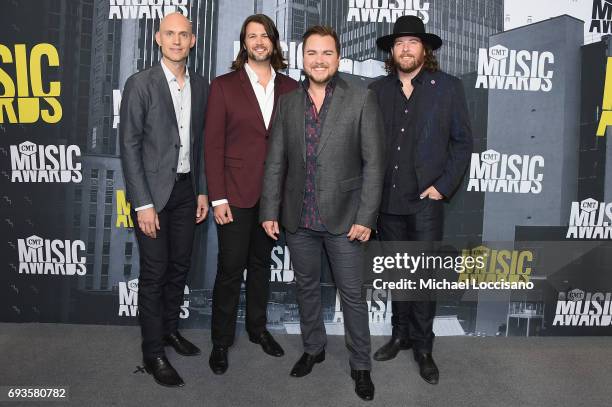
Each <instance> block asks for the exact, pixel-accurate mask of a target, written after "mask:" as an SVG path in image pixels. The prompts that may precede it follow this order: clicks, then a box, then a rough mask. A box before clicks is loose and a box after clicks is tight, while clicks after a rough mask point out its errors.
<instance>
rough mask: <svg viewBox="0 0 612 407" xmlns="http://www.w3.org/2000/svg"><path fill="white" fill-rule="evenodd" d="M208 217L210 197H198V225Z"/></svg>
mask: <svg viewBox="0 0 612 407" xmlns="http://www.w3.org/2000/svg"><path fill="white" fill-rule="evenodd" d="M206 216H208V195H198V209H197V210H196V223H201V222H202V221H203V220H204V219H206Z"/></svg>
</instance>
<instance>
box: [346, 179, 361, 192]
mask: <svg viewBox="0 0 612 407" xmlns="http://www.w3.org/2000/svg"><path fill="white" fill-rule="evenodd" d="M362 183H363V177H362V176H359V177H354V178H349V179H345V180H344V181H340V192H348V191H352V190H354V189H359V188H361V184H362Z"/></svg>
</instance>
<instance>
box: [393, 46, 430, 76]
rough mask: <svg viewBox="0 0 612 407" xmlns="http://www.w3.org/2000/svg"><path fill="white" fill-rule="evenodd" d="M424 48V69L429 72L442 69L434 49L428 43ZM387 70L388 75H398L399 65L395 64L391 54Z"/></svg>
mask: <svg viewBox="0 0 612 407" xmlns="http://www.w3.org/2000/svg"><path fill="white" fill-rule="evenodd" d="M423 47H425V61H424V62H423V69H425V70H426V71H429V72H436V71H438V70H439V69H440V67H439V66H438V60H437V59H436V55H435V54H434V52H433V49H432V48H431V46H430V45H429V44H426V43H423ZM385 70H386V71H387V73H388V74H393V73H397V64H396V63H395V59H393V55H392V54H391V53H389V58H387V59H386V60H385Z"/></svg>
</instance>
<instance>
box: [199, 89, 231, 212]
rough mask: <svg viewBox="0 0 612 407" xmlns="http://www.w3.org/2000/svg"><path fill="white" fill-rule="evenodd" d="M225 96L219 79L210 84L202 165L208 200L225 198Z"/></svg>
mask: <svg viewBox="0 0 612 407" xmlns="http://www.w3.org/2000/svg"><path fill="white" fill-rule="evenodd" d="M225 125H226V106H225V96H224V95H223V89H222V87H221V85H220V84H219V81H216V80H215V81H213V82H212V83H211V85H210V93H209V96H208V104H207V108H206V126H205V130H204V134H205V135H206V136H205V137H204V167H205V168H206V181H207V183H208V195H209V196H208V198H209V200H210V201H216V200H218V199H225V198H227V192H226V189H225V174H224V167H225Z"/></svg>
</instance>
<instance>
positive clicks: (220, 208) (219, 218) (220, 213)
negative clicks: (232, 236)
mask: <svg viewBox="0 0 612 407" xmlns="http://www.w3.org/2000/svg"><path fill="white" fill-rule="evenodd" d="M213 211H214V212H215V222H217V225H225V224H227V223H230V222H233V221H234V218H233V217H232V210H231V209H230V206H229V204H226V203H223V204H221V205H217V206H215V207H214V208H213Z"/></svg>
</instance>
